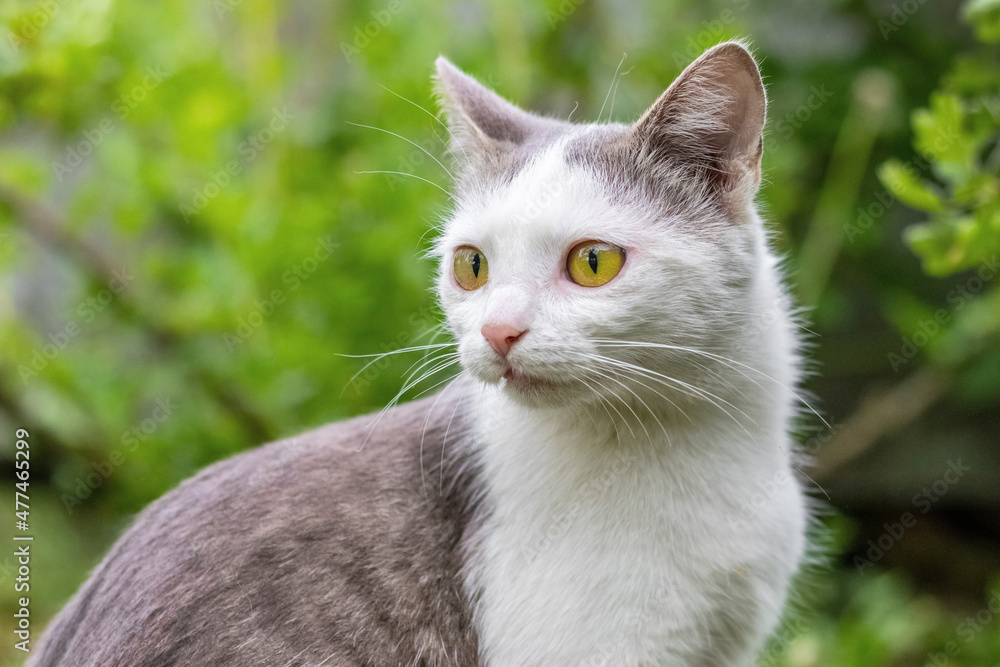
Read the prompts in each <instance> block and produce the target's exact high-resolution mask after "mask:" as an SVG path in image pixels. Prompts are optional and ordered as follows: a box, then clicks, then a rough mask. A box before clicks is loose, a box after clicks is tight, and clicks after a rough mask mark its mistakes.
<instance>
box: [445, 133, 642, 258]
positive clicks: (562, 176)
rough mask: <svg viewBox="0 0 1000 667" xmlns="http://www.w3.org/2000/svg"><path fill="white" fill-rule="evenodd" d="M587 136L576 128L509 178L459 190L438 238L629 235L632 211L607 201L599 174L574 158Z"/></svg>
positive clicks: (540, 239)
mask: <svg viewBox="0 0 1000 667" xmlns="http://www.w3.org/2000/svg"><path fill="white" fill-rule="evenodd" d="M602 134H603V133H602ZM591 135H592V132H591V131H590V130H589V129H588V128H581V131H580V132H578V133H574V134H573V135H567V136H563V137H560V138H558V139H556V140H554V141H552V142H550V143H548V144H547V145H546V146H544V147H543V148H541V149H540V150H538V151H537V152H536V153H535V154H534V155H532V156H530V157H528V158H527V159H525V160H524V162H523V163H522V164H521V165H520V166H519V169H517V171H516V172H515V173H513V174H511V175H510V177H509V178H507V179H503V180H502V181H497V182H494V183H493V184H491V185H490V186H489V187H485V188H482V189H477V190H474V191H471V192H467V193H465V194H464V195H463V197H462V198H461V199H460V200H459V202H458V206H457V208H456V212H455V215H454V216H453V218H452V220H451V221H450V223H449V224H448V225H447V226H446V229H445V234H444V237H443V238H442V242H443V243H444V244H446V245H452V246H454V245H460V244H462V243H473V244H476V243H479V244H491V243H499V244H509V243H510V242H511V241H516V242H521V243H523V242H536V243H548V242H553V243H565V242H567V241H570V240H573V239H578V240H582V239H589V238H595V237H599V238H601V239H602V240H607V241H611V242H615V241H623V240H624V239H625V238H627V237H629V236H631V233H630V232H631V231H632V230H630V229H629V227H630V225H629V224H628V220H629V219H634V218H635V214H636V212H635V211H626V210H624V207H623V206H622V205H621V202H615V203H613V202H612V196H611V195H612V193H610V192H608V190H607V188H606V186H605V183H604V180H603V179H601V178H600V176H599V172H597V171H595V170H594V169H592V168H590V166H589V165H587V164H586V163H585V162H583V161H581V160H579V159H577V157H576V156H577V155H578V153H579V146H580V145H581V142H588V141H591V140H592V136H591ZM599 136H600V135H599Z"/></svg>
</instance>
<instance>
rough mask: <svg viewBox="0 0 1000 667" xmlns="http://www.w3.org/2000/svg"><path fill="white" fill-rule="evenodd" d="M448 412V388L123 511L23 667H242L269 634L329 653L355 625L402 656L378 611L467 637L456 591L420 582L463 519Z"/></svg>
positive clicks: (451, 545) (442, 572)
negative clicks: (35, 656)
mask: <svg viewBox="0 0 1000 667" xmlns="http://www.w3.org/2000/svg"><path fill="white" fill-rule="evenodd" d="M459 407H460V406H459V404H457V403H456V402H455V401H454V400H453V399H451V398H449V397H448V396H447V392H446V393H445V394H444V395H438V396H434V397H431V398H430V399H426V400H421V401H416V402H413V403H409V404H405V405H402V406H399V407H396V408H392V409H390V410H387V411H385V412H384V413H382V414H381V415H378V414H376V415H367V416H363V417H358V418H354V419H350V420H347V421H345V422H339V423H334V424H330V425H327V426H323V427H320V428H318V429H315V430H313V431H309V432H307V433H303V434H301V435H298V436H295V437H292V438H287V439H284V440H280V441H277V442H274V443H270V444H267V445H263V446H261V447H257V448H255V449H252V450H249V451H246V452H243V453H241V454H238V455H236V456H233V457H231V458H229V459H226V460H224V461H220V462H218V463H216V464H213V465H211V466H209V467H208V468H206V469H204V470H203V471H201V472H200V473H198V474H197V475H195V476H194V477H192V478H190V479H189V480H187V481H185V482H183V483H182V484H181V485H180V486H178V487H177V488H175V489H174V490H173V491H171V492H170V493H168V494H166V495H165V496H163V497H161V498H160V499H159V500H157V501H156V502H154V503H153V504H151V505H150V506H149V507H148V508H146V510H144V511H143V512H142V513H141V514H140V515H139V516H138V517H137V518H136V520H135V521H134V523H133V525H132V526H131V527H130V528H129V529H128V530H127V531H126V533H125V534H124V535H123V536H122V537H121V538H120V539H119V540H118V542H117V543H116V544H115V546H114V547H113V548H112V549H111V551H110V552H109V553H108V555H107V557H106V558H105V559H104V561H103V562H102V563H101V564H100V565H99V566H98V567H97V569H96V570H95V571H94V573H93V575H92V577H91V578H90V579H89V580H88V582H87V583H86V584H85V586H84V587H83V588H82V589H81V590H80V591H79V592H78V594H77V596H76V597H75V598H74V599H73V600H72V601H71V603H70V604H69V605H67V607H66V608H65V609H64V610H63V612H62V613H61V614H60V615H59V617H57V618H56V619H55V620H54V621H53V624H54V627H53V629H52V631H51V632H48V633H47V635H48V636H47V638H46V639H47V643H48V646H45V647H43V648H44V650H43V651H41V653H42V656H41V657H40V661H39V662H36V663H33V664H35V665H50V664H51V665H55V664H63V663H62V662H60V658H59V657H56V658H54V659H49V661H46V660H47V658H46V657H45V656H50V657H51V656H62V657H63V658H65V657H66V656H68V655H71V654H72V655H76V656H80V655H81V654H82V655H87V657H88V658H93V659H95V660H96V659H97V658H96V657H95V656H99V658H100V660H102V661H103V662H88V661H86V660H84V661H81V662H80V663H79V664H87V665H90V664H154V663H155V664H175V661H177V660H181V662H184V664H195V663H197V664H209V662H213V663H217V664H230V663H229V662H226V661H224V660H223V661H222V662H220V660H219V659H220V656H222V655H226V656H228V658H227V659H235V658H233V655H234V654H233V651H235V650H236V647H238V648H239V653H240V655H241V657H240V660H242V661H243V662H237V663H233V664H253V661H254V660H255V659H256V658H257V657H258V656H265V655H267V656H272V657H273V656H275V655H283V654H284V650H283V647H282V646H275V645H274V642H275V641H277V640H278V638H281V644H283V645H284V646H285V647H287V648H288V650H289V651H291V649H292V647H296V646H297V647H299V648H297V649H296V650H295V651H294V652H292V653H290V655H295V654H296V653H298V652H299V651H301V647H303V646H308V645H310V644H312V645H315V646H317V647H325V648H324V649H323V650H327V651H328V652H334V651H335V650H336V649H337V646H338V645H339V642H340V640H341V639H343V641H344V642H347V641H348V639H350V638H351V637H353V636H356V635H355V633H356V632H358V631H360V630H361V628H362V626H363V627H365V628H366V631H368V632H370V633H371V634H370V635H369V640H370V641H371V642H372V647H371V648H370V650H371V651H373V652H374V653H375V654H381V655H388V653H387V651H390V650H391V651H393V652H396V651H400V650H405V649H406V646H405V645H403V646H397V645H398V643H399V640H398V638H395V637H390V636H388V635H386V636H381V635H380V634H379V633H380V631H381V630H380V619H385V618H386V617H387V616H388V611H389V610H390V609H391V610H394V613H396V617H395V618H394V619H393V622H394V623H398V622H400V620H402V621H403V623H404V625H405V624H406V622H407V620H408V619H412V621H413V623H415V624H416V623H420V622H422V621H420V620H419V619H420V618H421V617H427V615H428V614H430V615H431V616H432V617H433V616H437V615H442V619H441V622H442V624H443V625H444V626H445V627H450V632H449V634H451V636H452V637H453V638H455V639H456V641H460V643H464V644H468V643H469V642H470V641H471V640H470V639H469V635H468V633H467V628H466V627H465V626H464V625H463V626H462V627H456V626H455V623H459V622H460V623H464V620H462V619H464V618H465V610H464V604H463V602H462V600H461V599H459V598H458V597H457V596H456V595H454V594H453V592H454V591H455V590H457V587H448V588H447V589H445V592H442V590H441V589H439V588H437V587H436V585H434V584H433V582H435V581H437V582H440V580H441V579H442V578H445V579H449V578H453V577H455V576H456V574H457V569H458V560H457V558H458V556H457V553H456V548H457V544H458V542H459V540H460V537H461V534H462V531H463V529H464V525H465V524H464V522H465V521H466V517H467V511H466V504H467V503H466V499H467V493H466V489H465V486H464V483H463V482H462V480H460V479H459V478H460V477H461V476H462V475H463V474H464V473H463V472H462V471H465V470H467V469H468V466H467V465H465V464H464V463H462V462H461V461H460V459H461V455H460V453H458V452H460V450H461V449H462V447H463V444H462V439H463V437H464V435H463V432H464V425H463V415H462V411H461V410H460V409H458V408H459ZM358 554H364V558H363V559H360V560H359V557H358ZM427 575H432V576H430V578H429V579H426V580H422V579H421V577H424V578H426V577H427ZM359 581H365V582H366V583H365V585H364V586H362V589H363V590H364V591H365V592H364V593H363V594H362V593H361V590H359V589H358V588H357V586H358V582H359ZM334 599H336V600H339V602H338V603H337V604H336V605H333V604H331V603H330V601H331V600H334ZM345 601H346V602H345ZM435 605H436V607H435ZM435 608H436V611H435ZM90 609H101V610H102V612H101V615H100V616H97V615H96V614H93V613H91V612H90V611H89V610H90ZM448 609H451V610H452V611H451V614H452V617H450V618H449V617H447V615H446V614H444V613H443V610H448ZM264 612H266V614H265V615H264V616H261V614H262V613H264ZM248 623H249V624H251V625H253V626H259V631H258V632H254V631H251V630H252V628H248V627H247V625H246V624H248ZM237 628H242V629H241V630H239V632H238V633H236V634H235V635H234V636H233V637H232V641H229V639H230V638H229V637H228V636H227V633H234V632H236V629H237ZM332 629H333V630H332ZM382 630H385V631H386V632H389V630H388V629H385V628H382ZM341 631H342V632H343V633H344V635H343V637H339V636H338V633H339V632H341ZM331 632H333V635H331ZM206 637H212V639H206ZM351 641H354V640H353V639H351ZM345 645H346V644H345ZM345 650H346V649H345ZM415 650H417V649H415ZM163 660H166V661H167V662H157V661H163ZM150 661H152V662H150ZM185 661H187V662H185ZM247 661H249V662H247ZM261 664H263V663H261ZM345 664H350V663H345ZM386 664H389V663H386Z"/></svg>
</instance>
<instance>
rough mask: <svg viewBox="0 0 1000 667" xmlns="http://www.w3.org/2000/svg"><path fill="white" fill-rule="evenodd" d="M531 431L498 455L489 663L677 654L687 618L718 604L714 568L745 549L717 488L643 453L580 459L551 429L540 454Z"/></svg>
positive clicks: (482, 608) (485, 627)
mask: <svg viewBox="0 0 1000 667" xmlns="http://www.w3.org/2000/svg"><path fill="white" fill-rule="evenodd" d="M514 434H515V435H516V431H515V432H514ZM531 438H532V436H530V435H529V434H523V435H521V436H520V437H519V438H516V439H512V440H510V441H508V442H506V443H504V446H505V447H509V449H507V450H504V451H503V452H502V453H501V454H500V455H499V456H497V457H496V459H494V460H492V461H490V462H488V464H487V467H490V468H491V470H490V472H491V473H492V475H493V478H492V480H491V489H490V492H489V499H488V500H489V505H490V514H489V517H488V519H487V520H486V523H485V524H484V526H483V530H482V533H481V536H480V539H479V542H478V544H477V546H476V548H475V549H474V550H473V552H472V554H471V559H470V562H469V569H468V577H469V579H468V585H469V586H470V587H471V588H474V589H475V590H476V591H477V593H478V596H479V603H478V607H477V611H476V617H477V624H478V626H479V632H480V636H481V637H480V638H481V643H482V646H483V647H484V648H485V649H486V655H487V658H488V664H490V665H513V664H518V665H534V664H539V665H541V664H549V665H551V664H574V665H599V664H616V665H623V664H625V665H628V664H631V665H641V664H658V661H659V660H662V659H664V658H669V657H670V656H669V654H667V653H666V651H667V650H668V649H667V648H666V647H668V646H671V645H676V643H677V642H676V635H678V634H679V633H681V634H682V633H683V631H684V627H685V622H684V620H683V619H684V617H685V615H686V614H687V615H689V614H690V613H691V612H692V611H694V610H696V609H697V608H698V607H699V606H701V605H702V604H705V605H706V607H705V608H706V609H707V605H708V601H706V600H704V599H703V598H704V597H705V590H706V589H707V588H710V587H711V586H712V583H711V579H712V578H713V577H717V576H720V573H721V574H724V573H725V572H726V571H727V570H733V569H735V568H736V563H738V562H739V559H740V555H739V554H738V553H735V552H734V551H731V550H730V551H727V547H726V545H725V544H724V539H723V538H722V535H721V532H722V531H718V530H717V529H714V528H713V527H712V526H713V525H715V526H718V525H719V522H718V521H716V519H715V517H713V516H712V513H713V512H715V511H717V510H716V509H715V508H714V507H713V506H712V503H711V502H710V500H708V499H709V498H710V497H711V491H710V490H709V489H707V488H705V487H704V485H702V484H700V483H699V481H698V479H696V478H695V477H692V476H691V475H690V474H688V475H681V474H680V471H673V472H671V471H670V470H669V469H668V466H665V465H664V462H663V461H659V460H656V459H651V458H650V457H649V456H648V455H642V454H640V453H637V452H635V451H631V452H630V451H629V450H628V449H617V450H616V449H615V448H611V447H609V449H608V452H607V455H602V456H601V457H599V458H597V459H593V460H589V461H588V460H586V459H572V458H571V459H567V458H566V455H567V453H568V452H570V451H572V448H573V446H574V445H575V444H577V443H573V442H563V441H560V439H559V437H558V436H552V435H550V436H549V437H548V438H547V439H544V442H542V441H541V440H543V439H542V438H539V439H538V440H539V441H538V442H535V443H534V445H535V446H537V447H546V449H545V452H544V453H540V452H539V450H538V449H534V454H532V449H533V448H532V447H531V446H526V445H529V443H531V442H532V439H531ZM609 444H610V443H609ZM521 448H523V449H521ZM553 454H554V455H553ZM583 455H584V456H587V455H593V450H589V453H587V452H584V453H583ZM684 477H686V479H684ZM695 487H699V488H695ZM681 601H684V604H682V602H681ZM672 638H673V639H672Z"/></svg>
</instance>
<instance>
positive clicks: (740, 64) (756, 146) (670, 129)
mask: <svg viewBox="0 0 1000 667" xmlns="http://www.w3.org/2000/svg"><path fill="white" fill-rule="evenodd" d="M766 108H767V99H766V96H765V93H764V85H763V82H762V80H761V78H760V72H759V70H758V69H757V64H756V63H755V62H754V60H753V57H752V56H751V55H750V53H749V52H748V51H747V50H746V49H745V48H743V47H742V46H740V45H739V44H737V43H733V42H730V43H727V44H722V45H720V46H717V47H715V48H713V49H710V50H709V51H707V52H706V53H705V54H704V55H702V56H701V57H700V58H699V59H698V60H696V61H695V62H694V63H692V64H691V65H689V66H688V67H687V69H685V70H684V72H683V73H681V75H680V76H679V77H678V78H677V80H676V81H674V83H673V84H672V85H671V86H670V87H669V88H668V89H667V91H666V92H664V93H663V95H661V96H660V98H659V99H658V100H657V101H656V102H655V103H654V104H653V105H652V106H651V107H650V108H649V109H648V110H647V111H646V113H645V114H644V115H643V116H642V118H640V119H639V120H638V121H637V122H636V124H635V126H634V131H635V132H636V133H638V134H639V135H640V136H641V137H643V138H644V140H645V141H646V142H647V144H651V145H653V146H654V147H655V146H657V145H660V146H662V147H663V148H664V149H665V150H662V151H660V153H661V154H662V157H663V158H664V159H669V158H671V157H673V158H676V156H677V155H678V154H680V155H683V156H684V158H685V159H688V160H693V161H695V162H701V163H702V166H703V167H704V171H705V172H706V173H707V174H708V177H709V178H710V179H711V181H712V182H713V184H715V185H717V186H718V187H720V188H722V189H723V190H726V191H729V190H734V189H737V188H741V187H743V186H744V185H745V184H746V179H747V177H748V175H749V176H753V178H752V179H751V180H752V181H753V183H754V184H756V183H757V182H758V181H759V178H760V174H759V163H760V157H761V149H762V145H763V144H762V133H763V130H764V120H765V116H766ZM655 152H656V151H655V150H654V153H655Z"/></svg>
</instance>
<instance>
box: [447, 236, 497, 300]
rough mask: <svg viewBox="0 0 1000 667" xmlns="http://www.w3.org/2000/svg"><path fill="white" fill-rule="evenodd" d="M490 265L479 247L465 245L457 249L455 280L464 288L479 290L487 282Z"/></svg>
mask: <svg viewBox="0 0 1000 667" xmlns="http://www.w3.org/2000/svg"><path fill="white" fill-rule="evenodd" d="M489 272H490V265H489V263H488V262H487V261H486V255H484V254H483V253H482V252H480V251H479V250H478V249H477V248H473V247H472V246H470V245H464V246H461V247H460V248H458V249H456V250H455V282H457V283H458V284H459V286H460V287H461V288H462V289H464V290H469V291H470V292H471V291H472V290H477V289H479V288H480V287H482V286H483V285H485V284H486V276H487V275H488V274H489Z"/></svg>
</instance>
